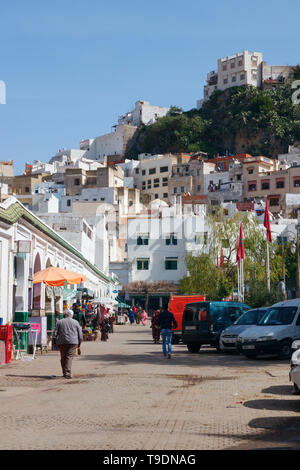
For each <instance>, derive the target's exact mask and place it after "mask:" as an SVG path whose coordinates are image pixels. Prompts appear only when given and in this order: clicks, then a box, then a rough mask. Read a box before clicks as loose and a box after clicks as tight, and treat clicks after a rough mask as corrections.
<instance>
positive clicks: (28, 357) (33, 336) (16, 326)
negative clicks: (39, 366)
mask: <svg viewBox="0 0 300 470" xmlns="http://www.w3.org/2000/svg"><path fill="white" fill-rule="evenodd" d="M12 325H13V331H14V337H15V338H16V357H15V359H16V360H21V361H32V360H33V359H35V353H36V343H37V337H38V330H36V329H33V328H32V326H31V324H30V323H18V322H15V323H13V324H12ZM24 333H25V334H26V335H27V336H29V337H30V340H31V341H30V343H31V345H32V346H33V353H32V354H28V353H27V351H25V350H24V349H22V348H21V336H22V335H23V334H24ZM27 344H28V341H27Z"/></svg>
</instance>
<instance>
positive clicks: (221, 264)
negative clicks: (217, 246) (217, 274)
mask: <svg viewBox="0 0 300 470" xmlns="http://www.w3.org/2000/svg"><path fill="white" fill-rule="evenodd" d="M223 264H224V254H223V248H221V261H220V267H221V268H222V267H223Z"/></svg>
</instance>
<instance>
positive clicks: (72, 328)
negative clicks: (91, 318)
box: [52, 310, 82, 379]
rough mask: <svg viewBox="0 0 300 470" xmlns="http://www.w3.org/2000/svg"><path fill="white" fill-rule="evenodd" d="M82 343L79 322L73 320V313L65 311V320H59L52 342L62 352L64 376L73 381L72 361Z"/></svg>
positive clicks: (61, 359) (61, 361)
mask: <svg viewBox="0 0 300 470" xmlns="http://www.w3.org/2000/svg"><path fill="white" fill-rule="evenodd" d="M81 341H82V329H81V326H80V325H79V323H78V321H77V320H74V319H73V311H72V310H65V311H64V318H63V319H62V320H58V322H57V323H56V327H55V330H54V333H53V337H52V342H53V343H54V344H56V345H57V346H58V349H59V351H60V363H61V368H62V371H63V376H64V377H65V378H66V379H71V378H72V375H71V368H72V360H73V357H74V355H75V352H76V349H77V348H79V346H80V344H81Z"/></svg>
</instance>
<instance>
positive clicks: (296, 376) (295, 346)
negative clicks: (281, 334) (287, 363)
mask: <svg viewBox="0 0 300 470" xmlns="http://www.w3.org/2000/svg"><path fill="white" fill-rule="evenodd" d="M292 351H293V354H292V358H291V370H290V374H289V375H290V381H291V382H293V384H294V390H295V393H296V394H297V395H300V340H296V341H294V342H293V343H292Z"/></svg>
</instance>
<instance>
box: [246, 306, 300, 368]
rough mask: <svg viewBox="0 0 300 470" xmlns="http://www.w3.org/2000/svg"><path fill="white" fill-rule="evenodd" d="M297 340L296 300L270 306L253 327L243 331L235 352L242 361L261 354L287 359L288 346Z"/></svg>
mask: <svg viewBox="0 0 300 470" xmlns="http://www.w3.org/2000/svg"><path fill="white" fill-rule="evenodd" d="M298 338H300V299H293V300H286V301H283V302H278V303H277V304H274V305H272V307H270V308H269V309H268V311H267V312H266V313H265V315H264V316H263V317H262V319H261V320H260V322H259V324H258V325H257V326H254V327H251V328H247V330H245V331H244V332H242V333H241V334H240V335H239V336H238V339H237V349H238V351H239V352H241V353H242V354H244V355H245V356H246V357H249V358H253V357H256V356H259V355H263V354H269V355H278V356H279V357H280V358H281V359H288V358H290V357H291V354H292V343H293V341H294V340H295V339H298Z"/></svg>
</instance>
